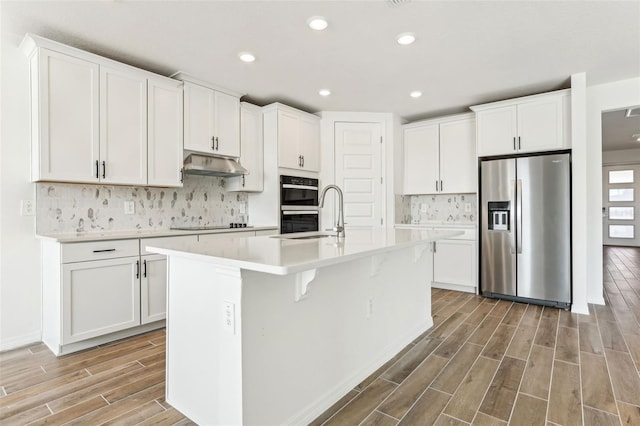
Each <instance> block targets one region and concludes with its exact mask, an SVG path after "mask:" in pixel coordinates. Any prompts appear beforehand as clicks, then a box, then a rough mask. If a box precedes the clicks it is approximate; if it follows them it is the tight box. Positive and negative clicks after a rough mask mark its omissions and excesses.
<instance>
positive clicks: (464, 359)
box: [431, 343, 482, 394]
mask: <svg viewBox="0 0 640 426" xmlns="http://www.w3.org/2000/svg"><path fill="white" fill-rule="evenodd" d="M480 352H482V346H479V345H475V344H473V343H465V344H464V345H462V348H460V351H458V353H457V354H456V355H455V356H454V357H453V358H452V359H451V361H450V362H449V364H447V366H446V367H445V368H444V369H443V370H442V372H441V373H440V375H439V376H438V377H437V378H436V380H435V381H434V382H433V384H432V385H431V387H433V388H434V389H436V390H440V391H443V392H446V393H449V394H453V393H454V392H455V390H456V388H457V387H458V385H459V384H460V383H461V382H462V380H463V379H464V377H465V376H466V375H467V373H468V372H469V370H470V369H471V367H472V366H473V364H474V363H475V362H476V360H477V359H478V357H479V356H480Z"/></svg>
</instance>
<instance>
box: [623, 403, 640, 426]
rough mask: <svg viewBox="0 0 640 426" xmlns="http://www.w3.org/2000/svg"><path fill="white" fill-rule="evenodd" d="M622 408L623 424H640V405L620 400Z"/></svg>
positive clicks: (629, 425) (630, 425)
mask: <svg viewBox="0 0 640 426" xmlns="http://www.w3.org/2000/svg"><path fill="white" fill-rule="evenodd" d="M618 407H619V409H620V422H621V423H622V424H623V425H628V426H632V425H640V407H639V406H637V405H631V404H625V403H624V402H618Z"/></svg>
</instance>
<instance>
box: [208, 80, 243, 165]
mask: <svg viewBox="0 0 640 426" xmlns="http://www.w3.org/2000/svg"><path fill="white" fill-rule="evenodd" d="M214 100H215V104H214V111H215V131H214V133H213V134H214V135H215V137H216V146H215V150H214V153H215V154H220V155H224V156H227V157H240V99H238V98H236V97H235V96H231V95H227V94H226V93H222V92H215V96H214Z"/></svg>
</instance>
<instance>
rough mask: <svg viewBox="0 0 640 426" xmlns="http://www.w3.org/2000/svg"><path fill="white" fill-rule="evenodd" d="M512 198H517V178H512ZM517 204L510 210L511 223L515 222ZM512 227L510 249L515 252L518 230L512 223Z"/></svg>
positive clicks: (510, 230) (512, 252)
mask: <svg viewBox="0 0 640 426" xmlns="http://www.w3.org/2000/svg"><path fill="white" fill-rule="evenodd" d="M511 195H512V196H511V200H512V201H514V200H516V197H517V194H516V180H515V179H511ZM514 213H515V206H511V210H510V212H509V215H510V216H509V221H510V222H511V223H513V222H512V221H514V220H515V219H514V218H515V214H514ZM510 227H511V229H509V234H510V235H511V247H510V249H511V250H510V251H511V254H515V252H516V244H517V243H516V230H515V229H514V228H516V227H517V225H516V226H513V225H512V224H511V225H510Z"/></svg>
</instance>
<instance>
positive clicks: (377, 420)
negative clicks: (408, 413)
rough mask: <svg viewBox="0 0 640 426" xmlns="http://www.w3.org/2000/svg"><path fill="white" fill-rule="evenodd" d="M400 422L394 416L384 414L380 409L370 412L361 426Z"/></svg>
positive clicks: (386, 425) (391, 424) (390, 425)
mask: <svg viewBox="0 0 640 426" xmlns="http://www.w3.org/2000/svg"><path fill="white" fill-rule="evenodd" d="M397 424H398V420H396V419H394V418H393V417H389V416H387V415H386V414H382V413H381V412H379V411H374V412H373V413H371V414H369V417H367V418H366V419H364V421H363V422H362V423H360V426H395V425H397Z"/></svg>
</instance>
